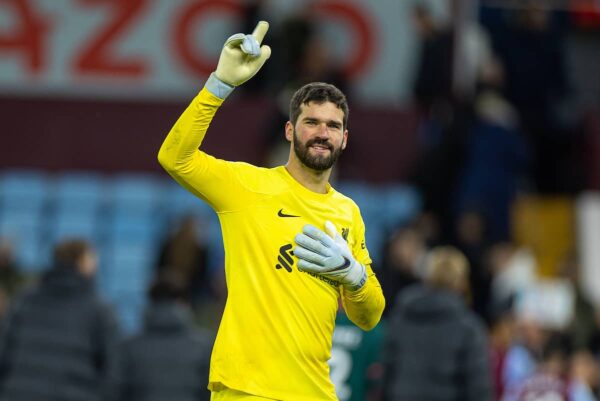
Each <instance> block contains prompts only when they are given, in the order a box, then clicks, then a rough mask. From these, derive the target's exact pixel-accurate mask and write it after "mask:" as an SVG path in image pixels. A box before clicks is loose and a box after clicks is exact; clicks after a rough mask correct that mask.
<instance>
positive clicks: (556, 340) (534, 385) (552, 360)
mask: <svg viewBox="0 0 600 401" xmlns="http://www.w3.org/2000/svg"><path fill="white" fill-rule="evenodd" d="M568 353H569V352H568V345H567V344H566V343H565V337H563V336H562V335H560V334H554V335H553V336H551V337H550V338H548V340H547V341H546V344H545V345H544V347H543V350H542V353H541V359H540V362H539V364H538V366H537V368H536V371H535V373H534V374H533V375H531V376H530V377H528V378H526V379H525V380H524V381H523V383H522V384H521V386H520V388H519V390H518V393H517V395H516V398H515V400H517V401H544V400H552V401H571V400H569V399H568V395H567V381H566V380H565V377H566V369H567V360H568Z"/></svg>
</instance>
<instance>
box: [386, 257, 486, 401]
mask: <svg viewBox="0 0 600 401" xmlns="http://www.w3.org/2000/svg"><path fill="white" fill-rule="evenodd" d="M468 269H469V266H468V262H467V260H466V258H465V256H464V255H463V254H462V253H460V252H459V251H458V250H456V249H455V248H452V247H438V248H434V249H433V250H432V251H431V253H430V254H429V255H428V257H427V260H426V263H425V277H424V285H415V286H414V287H413V288H410V289H407V290H405V291H404V292H403V293H402V294H401V295H400V296H399V297H398V299H397V300H396V304H395V305H394V309H393V310H392V315H391V316H390V319H389V325H388V330H387V333H388V335H387V338H386V345H385V350H384V358H385V360H386V362H385V369H386V371H385V380H384V393H385V396H386V400H388V401H405V400H428V401H438V400H439V401H451V400H461V401H489V400H492V399H493V391H492V378H491V371H490V362H489V358H488V340H487V336H486V332H485V328H484V326H483V323H482V322H481V321H480V320H479V319H478V317H477V316H476V315H475V314H473V312H471V311H470V310H469V309H468V307H467V306H466V304H465V302H464V300H463V297H464V295H465V291H466V290H467V288H468ZM440 336H442V337H440Z"/></svg>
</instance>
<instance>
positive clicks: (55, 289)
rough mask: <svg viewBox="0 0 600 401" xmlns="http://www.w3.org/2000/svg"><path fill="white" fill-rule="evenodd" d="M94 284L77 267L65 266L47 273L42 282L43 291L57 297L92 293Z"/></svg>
mask: <svg viewBox="0 0 600 401" xmlns="http://www.w3.org/2000/svg"><path fill="white" fill-rule="evenodd" d="M93 284H94V283H93V280H91V279H89V278H87V277H85V276H84V275H82V274H81V273H79V272H78V271H77V270H76V268H75V267H72V266H64V265H59V266H56V267H54V268H53V269H51V270H49V271H47V272H46V273H45V274H44V275H43V276H42V281H41V286H42V288H43V290H44V291H47V292H50V293H52V294H55V295H60V294H64V295H71V294H75V293H77V294H79V293H91V292H92V291H93Z"/></svg>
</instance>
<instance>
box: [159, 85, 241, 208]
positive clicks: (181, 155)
mask: <svg viewBox="0 0 600 401" xmlns="http://www.w3.org/2000/svg"><path fill="white" fill-rule="evenodd" d="M222 103H223V99H221V98H219V97H217V96H215V95H213V94H212V93H211V92H210V91H208V90H207V89H206V87H205V88H204V89H202V90H201V91H200V93H199V94H198V95H197V96H196V97H195V98H194V100H192V102H191V103H190V105H189V106H188V107H187V108H186V109H185V111H184V112H183V113H182V114H181V116H180V117H179V119H178V120H177V122H176V123H175V125H174V126H173V128H171V131H170V132H169V134H168V135H167V137H166V139H165V140H164V142H163V144H162V146H161V148H160V151H159V152H158V161H159V162H160V164H161V165H162V166H163V168H164V169H165V170H166V171H167V172H168V173H169V175H171V177H173V178H174V179H175V181H177V182H178V183H179V184H180V185H181V186H183V187H184V188H185V189H187V190H188V191H190V192H191V193H193V194H194V195H196V196H197V197H199V198H201V199H203V200H205V201H206V202H208V203H209V204H210V205H211V206H212V207H213V208H214V209H215V211H217V212H222V211H227V210H233V209H236V208H239V207H240V199H241V197H240V196H239V195H240V192H239V191H240V190H241V188H243V181H242V180H240V179H239V174H240V168H241V167H240V165H241V163H233V162H228V161H225V160H221V159H217V158H215V157H213V156H211V155H208V154H207V153H205V152H203V151H201V150H199V149H198V148H199V147H200V145H201V144H202V140H203V139H204V136H205V135H206V132H207V131H208V127H209V126H210V123H211V122H212V120H213V117H214V116H215V113H216V112H217V110H218V109H219V107H220V106H221V104H222Z"/></svg>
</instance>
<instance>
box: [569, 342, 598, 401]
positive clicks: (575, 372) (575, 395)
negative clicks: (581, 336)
mask: <svg viewBox="0 0 600 401" xmlns="http://www.w3.org/2000/svg"><path fill="white" fill-rule="evenodd" d="M599 384H600V367H599V365H598V361H597V360H596V359H595V358H594V356H593V355H592V353H591V352H590V351H589V350H586V349H581V350H579V351H577V352H575V353H574V354H573V356H572V357H571V365H570V375H569V390H568V391H569V401H597V400H598V398H597V397H596V395H595V391H597V390H598V385H599Z"/></svg>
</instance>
